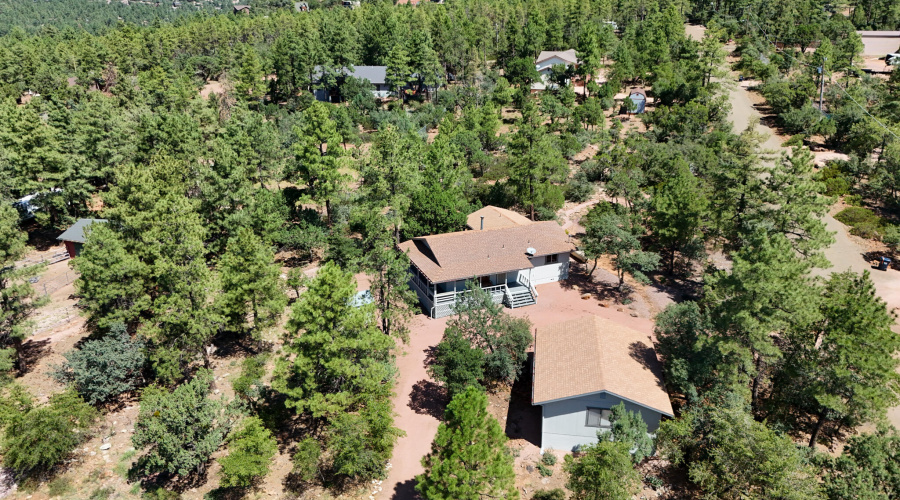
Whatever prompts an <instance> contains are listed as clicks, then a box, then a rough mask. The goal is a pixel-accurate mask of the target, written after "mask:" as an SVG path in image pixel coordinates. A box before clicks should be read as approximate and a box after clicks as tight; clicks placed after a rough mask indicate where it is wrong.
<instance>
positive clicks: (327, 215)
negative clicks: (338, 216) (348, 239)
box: [325, 200, 331, 227]
mask: <svg viewBox="0 0 900 500" xmlns="http://www.w3.org/2000/svg"><path fill="white" fill-rule="evenodd" d="M325 220H326V221H327V223H328V227H331V200H325Z"/></svg>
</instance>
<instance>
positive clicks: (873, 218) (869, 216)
mask: <svg viewBox="0 0 900 500" xmlns="http://www.w3.org/2000/svg"><path fill="white" fill-rule="evenodd" d="M834 218H835V219H837V220H839V221H841V222H843V223H844V224H846V225H848V226H850V228H851V229H850V234H854V235H856V236H860V237H862V238H869V239H878V238H881V237H882V236H884V233H885V223H884V221H883V220H882V219H881V217H879V216H878V215H876V214H875V212H873V211H871V210H869V209H868V208H864V207H847V208H845V209H843V210H841V211H840V212H838V214H837V215H835V216H834Z"/></svg>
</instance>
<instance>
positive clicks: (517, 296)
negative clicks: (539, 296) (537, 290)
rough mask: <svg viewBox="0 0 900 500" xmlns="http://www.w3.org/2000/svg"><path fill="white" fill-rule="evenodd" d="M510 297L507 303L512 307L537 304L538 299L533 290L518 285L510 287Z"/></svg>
mask: <svg viewBox="0 0 900 500" xmlns="http://www.w3.org/2000/svg"><path fill="white" fill-rule="evenodd" d="M508 297H509V300H508V303H507V305H508V306H509V307H510V308H511V309H515V308H517V307H525V306H531V305H534V304H537V300H535V298H534V294H532V293H531V290H530V289H529V288H527V287H516V288H513V289H510V290H509V295H508Z"/></svg>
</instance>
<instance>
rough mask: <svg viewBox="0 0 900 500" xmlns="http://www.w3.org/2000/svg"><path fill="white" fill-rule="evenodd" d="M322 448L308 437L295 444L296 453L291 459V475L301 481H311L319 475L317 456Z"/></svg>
mask: <svg viewBox="0 0 900 500" xmlns="http://www.w3.org/2000/svg"><path fill="white" fill-rule="evenodd" d="M321 454H322V447H321V446H320V445H319V442H318V441H316V440H315V439H313V438H311V437H308V438H305V439H304V440H303V441H300V442H299V443H297V451H295V452H294V456H293V458H292V460H293V462H294V470H293V473H294V474H296V475H297V477H298V478H299V479H300V480H301V481H312V480H313V479H315V478H316V475H318V473H319V456H320V455H321Z"/></svg>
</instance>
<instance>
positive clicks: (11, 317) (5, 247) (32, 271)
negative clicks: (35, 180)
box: [0, 202, 48, 372]
mask: <svg viewBox="0 0 900 500" xmlns="http://www.w3.org/2000/svg"><path fill="white" fill-rule="evenodd" d="M27 241H28V238H27V236H26V235H25V233H23V232H22V231H20V230H19V213H18V212H17V211H16V209H15V208H13V206H12V205H11V204H9V203H7V202H3V203H0V372H7V371H9V370H11V369H13V368H14V367H19V352H20V350H21V348H22V342H23V341H24V339H25V337H26V336H28V334H29V333H30V332H31V325H32V323H31V316H32V315H33V314H34V312H35V311H36V310H37V309H38V308H39V307H41V306H42V305H44V304H46V303H47V300H48V299H47V298H46V297H38V296H37V294H36V293H35V290H34V288H33V287H32V286H31V283H29V282H28V280H29V279H30V278H33V277H35V276H37V275H38V274H39V273H40V272H41V271H43V270H44V266H42V265H24V266H20V267H18V268H17V267H16V261H18V260H20V259H21V258H23V257H24V256H25V251H26V250H27V246H26V242H27Z"/></svg>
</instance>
